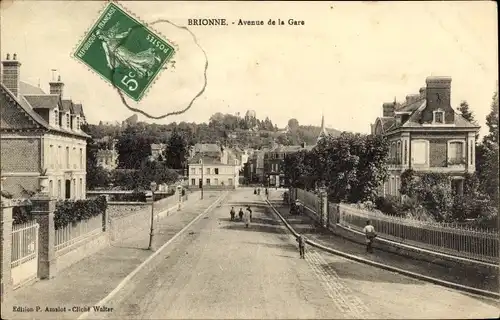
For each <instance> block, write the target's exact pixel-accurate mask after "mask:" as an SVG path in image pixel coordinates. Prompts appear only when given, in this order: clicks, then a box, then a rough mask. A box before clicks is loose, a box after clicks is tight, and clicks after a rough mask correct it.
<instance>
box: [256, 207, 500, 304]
mask: <svg viewBox="0 0 500 320" xmlns="http://www.w3.org/2000/svg"><path fill="white" fill-rule="evenodd" d="M265 201H266V202H267V204H268V205H269V207H270V208H271V209H272V210H273V211H274V213H275V214H277V215H278V217H279V218H280V219H281V221H282V222H283V223H284V224H285V226H286V227H287V229H288V230H289V231H290V232H291V233H292V234H293V235H294V236H295V237H298V233H297V232H296V231H295V230H294V229H293V228H292V226H291V225H290V224H289V223H288V221H286V219H285V218H283V216H282V215H281V214H280V213H279V212H278V210H277V209H276V208H275V207H274V206H273V205H272V204H271V203H270V202H269V200H265ZM306 243H307V244H309V245H311V246H313V247H315V248H318V249H321V250H324V251H326V252H329V253H331V254H334V255H338V256H341V257H343V258H346V259H349V260H354V261H356V262H359V263H363V264H367V265H370V266H372V267H376V268H380V269H384V270H387V271H392V272H396V273H399V274H402V275H404V276H407V277H410V278H415V279H418V280H422V281H426V282H431V283H434V284H437V285H440V286H444V287H448V288H451V289H456V290H459V291H465V292H468V293H472V294H476V295H479V296H481V297H487V298H492V299H495V300H498V299H500V294H499V293H496V292H492V291H487V290H481V289H477V288H473V287H469V286H464V285H461V284H457V283H453V282H449V281H444V280H440V279H436V278H432V277H428V276H425V275H422V274H418V273H415V272H411V271H406V270H403V269H399V268H396V267H392V266H389V265H385V264H382V263H378V262H375V261H371V260H367V259H363V258H361V257H358V256H354V255H351V254H348V253H345V252H342V251H338V250H335V249H332V248H329V247H326V246H323V245H321V244H319V243H316V242H314V241H311V240H308V239H306Z"/></svg>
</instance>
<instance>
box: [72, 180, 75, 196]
mask: <svg viewBox="0 0 500 320" xmlns="http://www.w3.org/2000/svg"><path fill="white" fill-rule="evenodd" d="M72 198H76V179H73V197H72Z"/></svg>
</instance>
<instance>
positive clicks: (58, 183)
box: [57, 179, 62, 198]
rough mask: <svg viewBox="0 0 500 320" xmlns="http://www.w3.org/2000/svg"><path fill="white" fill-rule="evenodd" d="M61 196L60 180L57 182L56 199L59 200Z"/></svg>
mask: <svg viewBox="0 0 500 320" xmlns="http://www.w3.org/2000/svg"><path fill="white" fill-rule="evenodd" d="M61 195H62V186H61V180H60V179H59V180H57V197H58V198H61Z"/></svg>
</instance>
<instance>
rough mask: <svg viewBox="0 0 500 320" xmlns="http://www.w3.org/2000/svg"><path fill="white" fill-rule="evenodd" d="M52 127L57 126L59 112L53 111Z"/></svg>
mask: <svg viewBox="0 0 500 320" xmlns="http://www.w3.org/2000/svg"><path fill="white" fill-rule="evenodd" d="M54 125H56V126H57V125H59V111H57V109H56V110H54Z"/></svg>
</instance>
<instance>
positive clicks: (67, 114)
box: [66, 113, 71, 128]
mask: <svg viewBox="0 0 500 320" xmlns="http://www.w3.org/2000/svg"><path fill="white" fill-rule="evenodd" d="M70 127H71V119H70V117H69V113H66V128H70Z"/></svg>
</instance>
